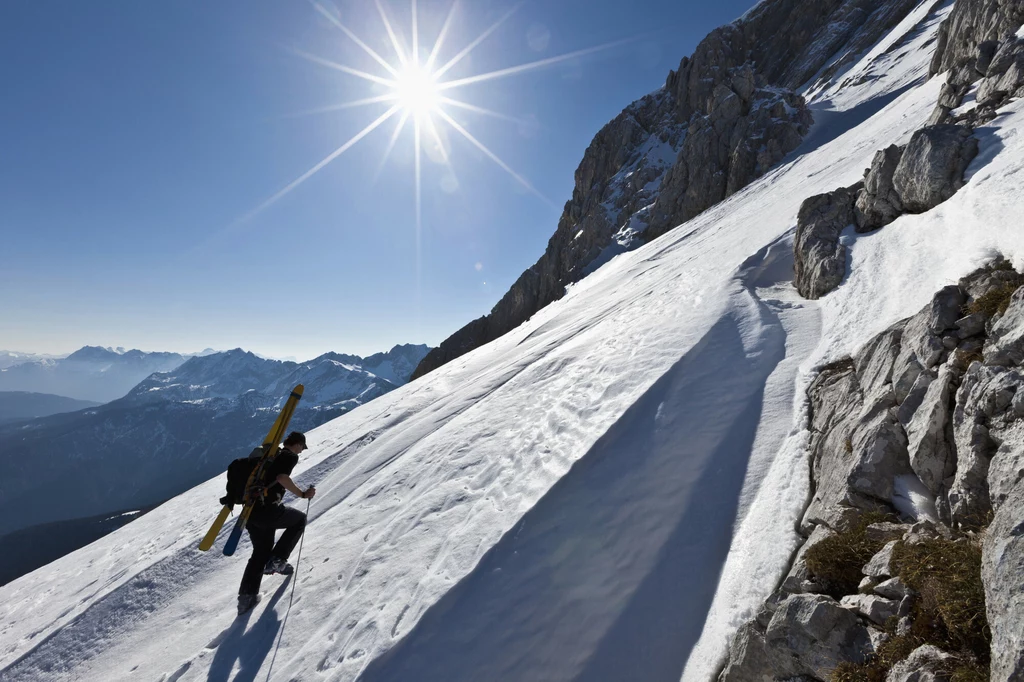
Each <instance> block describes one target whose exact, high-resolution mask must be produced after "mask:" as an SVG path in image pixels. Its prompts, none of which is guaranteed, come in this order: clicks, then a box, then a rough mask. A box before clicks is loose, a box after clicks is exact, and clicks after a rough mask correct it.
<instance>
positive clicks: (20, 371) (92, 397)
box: [0, 346, 185, 403]
mask: <svg viewBox="0 0 1024 682" xmlns="http://www.w3.org/2000/svg"><path fill="white" fill-rule="evenodd" d="M183 362H185V357H184V356H182V355H179V354H178V353H147V352H143V351H140V350H128V351H126V350H124V349H123V348H119V349H110V348H100V347H99V346H84V347H83V348H80V349H78V350H77V351H75V352H74V353H72V354H71V355H69V356H67V357H66V358H58V359H43V360H34V361H32V362H25V363H21V364H17V365H14V366H11V367H7V368H4V369H0V391H32V392H36V393H51V394H54V395H62V396H66V397H68V398H75V399H77V400H88V401H91V402H98V403H105V402H108V401H110V400H114V399H116V398H120V397H122V396H123V395H124V394H126V393H127V392H128V391H130V390H131V388H132V387H133V386H135V385H136V384H137V383H139V382H140V381H142V380H143V379H145V378H146V377H147V376H149V375H150V374H152V373H153V372H167V371H170V370H172V369H174V368H175V367H177V366H178V365H180V364H181V363H183Z"/></svg>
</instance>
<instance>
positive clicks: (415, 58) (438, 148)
mask: <svg viewBox="0 0 1024 682" xmlns="http://www.w3.org/2000/svg"><path fill="white" fill-rule="evenodd" d="M310 2H311V4H312V6H313V8H314V9H315V10H316V11H317V12H318V13H319V14H321V15H322V16H323V17H324V18H325V19H327V21H329V22H330V23H331V24H332V25H333V26H334V27H336V28H337V29H338V30H339V31H341V32H342V33H343V34H345V36H346V37H347V38H348V39H349V40H351V41H352V42H353V43H355V44H356V45H357V46H358V47H359V48H360V49H361V50H363V52H365V53H366V54H367V55H368V56H369V57H370V58H371V59H372V60H373V61H374V62H375V63H376V64H377V65H378V66H379V67H380V69H381V72H378V73H370V72H367V71H364V70H362V69H357V68H354V67H352V66H349V65H347V64H339V63H338V62H335V61H332V60H330V59H325V58H323V57H320V56H317V55H313V54H309V53H307V52H304V51H302V50H297V49H296V50H293V52H294V53H295V54H296V55H298V56H299V57H302V58H303V59H306V60H308V61H310V62H312V63H314V64H318V65H320V66H324V67H327V68H330V69H334V70H336V71H339V72H341V73H344V74H346V75H348V76H353V77H355V78H359V79H361V80H363V81H366V82H367V83H369V84H372V86H374V87H376V88H378V91H377V92H378V93H380V92H381V89H382V90H383V93H382V94H373V95H371V96H368V97H364V98H361V99H357V100H353V101H349V102H342V103H338V104H332V105H328V106H324V107H319V108H317V109H313V110H310V111H306V112H301V113H300V114H298V115H309V114H323V113H327V112H333V111H339V110H347V109H353V108H357V107H366V106H373V105H378V106H380V105H383V106H385V107H387V110H386V111H384V113H383V114H381V115H379V116H376V117H375V118H374V120H373V121H372V122H370V123H369V124H368V125H366V127H364V128H363V129H362V130H360V131H359V132H358V133H356V134H355V135H353V136H352V137H351V138H350V139H349V140H348V141H346V142H345V143H343V144H342V145H341V146H339V147H338V148H337V149H335V150H334V151H332V152H331V153H330V154H328V155H327V156H325V157H324V158H323V159H321V160H320V161H318V162H317V163H316V164H314V165H313V166H312V167H311V168H309V170H307V171H306V172H304V173H302V174H301V175H299V176H298V177H297V178H296V179H294V180H292V181H291V182H290V183H288V184H287V185H285V186H284V187H283V188H282V189H281V190H279V191H278V192H277V193H276V194H274V195H273V196H271V197H269V198H268V199H266V200H265V201H264V202H263V203H261V204H260V205H259V206H257V207H256V208H254V209H253V210H251V211H250V212H249V213H247V214H245V215H244V216H242V217H241V218H239V219H238V220H236V221H235V223H234V224H235V225H237V224H241V223H243V222H246V221H248V220H249V219H251V218H252V217H254V216H255V215H257V214H258V213H260V212H262V211H263V210H265V209H266V208H268V207H269V206H271V205H272V204H274V203H276V202H277V201H278V200H280V199H281V198H283V197H284V196H285V195H287V194H289V193H290V192H292V191H293V190H294V189H296V188H297V187H298V186H299V185H301V184H302V183H303V182H305V181H306V180H308V179H309V178H310V177H312V176H313V175H315V174H316V173H318V172H319V171H320V170H322V169H323V168H324V167H326V166H327V165H328V164H330V163H331V162H332V161H334V160H335V159H336V158H338V157H339V156H341V155H342V154H344V153H345V152H346V151H348V150H349V149H351V148H352V147H353V146H354V145H355V144H356V143H357V142H359V141H360V140H362V139H363V138H364V137H366V136H368V135H369V134H370V133H372V132H373V131H374V130H376V129H377V128H379V127H380V126H382V125H383V124H384V123H386V122H387V121H388V120H390V119H391V118H392V117H394V116H396V115H397V116H398V123H397V125H396V127H395V129H394V131H393V132H392V134H391V137H390V140H389V141H388V143H387V146H386V148H385V151H384V154H383V156H382V158H381V162H380V166H379V167H378V169H377V173H378V174H379V173H380V172H381V170H382V169H383V167H384V164H385V163H386V161H387V158H388V156H389V155H390V153H391V151H392V150H393V149H394V147H395V145H396V143H397V142H398V139H399V136H400V135H401V133H402V130H403V128H404V127H405V125H406V123H407V122H409V121H410V120H411V123H412V126H413V146H414V149H413V152H414V159H415V163H414V172H415V192H414V195H415V196H414V206H415V213H416V252H417V272H418V270H419V260H420V258H419V253H420V239H421V231H422V215H421V214H422V211H421V203H422V175H423V169H422V163H421V156H422V153H423V151H424V149H425V148H426V149H427V150H428V151H429V152H430V154H429V155H430V157H431V158H432V159H433V160H435V161H438V162H439V163H442V164H444V165H445V166H446V167H447V171H448V178H449V179H450V178H454V177H455V173H454V169H453V168H452V164H451V159H450V156H449V152H448V150H447V149H446V144H445V142H444V141H443V140H442V136H441V133H440V131H439V127H440V126H442V125H443V126H447V127H448V128H449V129H451V130H452V131H454V132H456V133H458V134H459V135H460V136H461V137H463V138H465V139H466V140H467V141H468V142H469V143H470V144H471V145H472V146H473V147H475V148H477V149H478V150H480V151H481V152H483V154H484V155H485V156H486V157H487V158H489V159H490V160H491V161H493V162H494V163H495V164H496V165H497V166H498V167H499V168H501V169H502V170H503V171H505V172H506V173H507V174H508V175H509V176H510V177H511V178H512V179H513V180H515V182H517V183H518V184H519V185H521V186H522V187H524V188H525V189H526V190H527V191H528V192H530V193H531V194H533V195H535V196H537V197H538V198H540V199H541V200H542V201H544V202H545V203H546V204H548V205H549V206H552V207H555V208H556V209H557V207H556V206H555V204H554V203H553V202H552V201H550V200H549V199H548V198H547V197H545V196H544V195H543V194H542V193H541V192H540V191H538V190H537V188H536V187H534V186H533V184H531V183H530V181H529V180H527V179H526V178H525V177H524V176H523V175H522V174H520V173H517V172H516V171H515V170H513V169H512V168H511V167H510V166H509V165H508V164H507V163H506V162H505V161H503V160H502V159H501V158H500V157H499V156H498V155H497V154H495V153H494V152H493V151H491V150H490V149H489V148H488V147H487V146H486V145H484V143H483V142H481V141H480V140H478V139H477V138H476V137H475V136H474V135H473V134H472V133H470V132H469V130H467V129H466V127H465V126H464V125H462V124H460V123H459V122H457V121H456V120H455V119H454V118H453V117H452V116H451V114H450V113H449V112H448V111H446V108H448V107H453V108H458V109H462V110H464V111H470V112H474V113H477V114H482V115H487V116H491V117H494V118H498V119H504V120H511V121H517V119H516V118H515V117H513V116H510V115H509V114H505V113H502V112H499V111H493V110H491V109H488V108H486V107H482V106H479V105H477V104H472V103H469V102H465V101H462V100H459V99H455V98H453V97H451V96H449V95H450V93H451V92H452V91H454V90H456V89H458V88H462V87H465V86H468V85H472V84H474V83H481V82H485V81H489V80H493V79H496V78H504V77H507V76H512V75H515V74H520V73H523V72H527V71H531V70H534V69H540V68H543V67H547V66H550V65H553V64H557V63H559V62H564V61H567V60H570V59H577V58H579V57H583V56H585V55H589V54H592V53H595V52H598V51H601V50H606V49H608V48H611V47H615V46H617V45H621V44H624V43H626V42H628V40H619V41H615V42H613V43H606V44H604V45H599V46H596V47H591V48H587V49H584V50H577V51H575V52H569V53H566V54H562V55H559V56H556V57H548V58H546V59H540V60H537V61H532V62H526V63H523V64H519V65H517V66H511V67H507V68H503V69H499V70H497V71H490V72H487V73H479V74H475V75H470V76H463V77H461V78H457V79H449V78H446V75H447V74H448V72H449V71H451V70H452V69H453V68H454V67H455V66H457V65H458V64H459V63H460V62H462V60H463V59H465V58H466V57H467V56H468V55H469V54H470V53H471V52H472V51H473V50H474V49H476V48H477V47H478V46H479V45H480V44H481V43H483V42H484V41H485V40H486V39H487V37H488V36H490V35H491V34H492V33H494V32H495V31H496V30H498V28H499V27H501V25H502V24H504V23H505V21H507V20H508V19H509V17H511V16H512V15H513V14H514V13H515V12H516V11H517V10H518V9H519V7H520V6H521V5H522V4H523V3H522V2H520V3H518V4H516V5H515V6H514V7H512V8H511V9H510V10H509V11H507V12H506V13H505V14H504V15H503V16H501V17H500V18H499V19H498V20H497V21H495V22H494V23H493V24H491V25H490V26H488V27H487V28H486V29H485V30H484V31H483V32H482V33H481V34H480V35H479V36H477V37H476V38H475V39H474V40H472V41H470V42H469V43H468V44H466V46H465V47H463V48H462V49H461V50H459V51H458V52H455V54H454V56H452V57H451V58H450V59H448V61H446V62H443V64H442V65H441V66H440V67H435V63H436V62H437V61H438V58H439V57H440V55H441V52H442V49H443V47H444V45H445V42H446V39H447V37H448V33H449V29H450V27H451V24H452V19H453V17H454V16H455V13H456V10H457V8H458V5H459V0H453V2H452V4H451V6H450V8H449V11H448V14H447V16H446V18H445V21H444V24H443V25H442V27H441V30H440V32H439V33H438V35H437V37H436V39H435V40H434V43H433V46H432V47H431V49H430V52H429V56H428V57H427V59H426V60H421V58H420V57H421V54H420V43H419V32H420V31H419V25H418V18H417V6H416V0H410V6H409V9H410V13H411V23H410V29H411V31H410V33H411V35H412V44H411V45H405V44H404V43H403V42H402V41H401V40H400V39H399V37H398V35H397V33H396V31H395V25H394V24H393V23H392V19H391V17H390V16H389V14H388V12H387V10H386V9H385V7H384V5H383V4H382V3H381V0H374V3H375V5H376V8H377V11H378V13H379V15H380V20H381V24H382V28H383V30H384V32H385V33H386V34H387V37H388V40H389V42H390V45H391V48H392V49H393V51H394V55H393V57H392V58H391V59H390V60H389V59H388V58H385V57H383V56H381V55H380V54H379V53H377V52H376V51H375V50H374V49H373V48H371V47H370V46H369V45H368V44H367V43H366V42H365V41H363V40H362V39H361V38H360V37H359V36H357V35H356V34H355V33H354V32H353V31H352V30H351V29H349V28H348V27H347V26H346V25H345V24H343V23H342V22H341V19H340V18H339V16H338V15H337V13H336V12H332V11H331V10H330V9H328V8H327V7H324V6H323V5H322V4H320V2H318V0H310ZM450 184H451V183H450V182H449V186H450ZM442 186H445V185H444V184H442ZM417 279H418V277H417Z"/></svg>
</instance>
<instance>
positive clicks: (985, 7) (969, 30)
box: [928, 0, 1024, 81]
mask: <svg viewBox="0 0 1024 682" xmlns="http://www.w3.org/2000/svg"><path fill="white" fill-rule="evenodd" d="M1022 22H1024V7H1022V6H1021V4H1020V3H1019V2H1014V1H1012V0H1011V1H1009V2H1008V1H1007V0H970V1H966V2H957V3H956V4H955V5H954V6H953V11H952V12H950V14H949V16H948V17H947V18H946V19H945V21H943V22H942V25H941V26H940V27H939V33H938V42H937V45H936V48H935V52H934V54H933V56H932V62H931V66H930V67H929V70H928V71H929V73H930V74H931V75H935V74H938V73H942V72H943V71H948V70H950V69H956V68H958V67H962V66H964V65H967V64H970V65H971V71H970V73H971V74H972V75H973V76H975V78H976V76H977V74H976V72H975V71H974V68H973V64H974V62H975V61H976V59H977V57H978V46H979V45H981V44H983V43H985V42H986V41H990V40H996V41H998V40H1003V39H1004V38H1007V37H1008V36H1011V35H1012V34H1013V33H1014V32H1015V31H1016V30H1017V29H1018V28H1020V26H1021V23H1022ZM989 68H990V69H991V66H990V67H989ZM968 80H969V81H972V80H974V79H973V78H969V77H968Z"/></svg>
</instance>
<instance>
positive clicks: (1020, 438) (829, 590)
mask: <svg viewBox="0 0 1024 682" xmlns="http://www.w3.org/2000/svg"><path fill="white" fill-rule="evenodd" d="M1022 284H1024V275H1021V274H1020V273H1017V272H1015V271H1014V270H1013V269H1012V268H1010V267H1009V265H1008V264H1007V263H1006V262H1005V261H997V262H995V263H994V264H993V265H992V266H989V267H986V268H984V269H982V270H979V271H978V272H975V273H973V274H971V275H969V276H968V277H965V278H964V279H963V280H961V281H960V282H959V283H958V284H956V285H950V286H947V287H945V288H944V289H942V290H941V291H939V292H938V293H937V294H936V295H935V297H934V298H933V300H932V302H931V303H930V304H929V305H927V306H925V308H923V309H922V310H921V311H920V312H919V313H917V314H916V315H914V316H913V317H911V318H909V319H906V320H903V321H901V322H899V323H897V324H895V325H893V326H892V327H891V328H889V329H887V330H886V331H884V332H883V333H881V334H879V335H878V336H876V337H874V338H872V339H870V340H868V341H867V343H866V344H865V345H864V346H863V348H862V349H861V350H860V351H859V352H858V353H857V354H856V355H855V356H854V357H852V358H848V359H846V360H842V361H840V362H836V363H833V364H831V365H829V366H826V367H823V368H822V369H821V370H820V372H819V374H818V376H817V378H816V379H815V380H814V381H813V383H812V384H811V386H810V388H809V391H808V393H809V398H810V405H811V434H812V435H811V440H810V450H811V453H810V454H811V461H812V478H813V482H814V492H813V497H812V499H811V501H810V504H809V505H808V508H807V511H806V512H805V514H804V518H803V521H802V524H801V532H802V534H803V535H804V536H805V537H807V541H806V542H805V544H804V545H803V547H802V548H801V549H800V551H799V553H798V554H797V556H796V557H795V559H794V561H793V564H792V567H791V570H790V571H789V573H788V575H787V576H786V577H785V578H784V580H783V582H782V584H781V585H780V586H779V588H778V589H777V590H776V591H775V593H774V594H772V596H771V597H769V599H768V600H767V601H766V602H765V604H764V606H763V607H762V609H761V612H760V613H759V614H758V615H757V617H756V618H755V619H754V620H753V621H751V622H750V623H748V624H747V625H745V626H744V627H742V628H741V629H740V632H739V634H738V635H737V637H736V639H735V641H734V642H733V645H732V648H731V651H730V657H729V661H728V664H727V666H726V668H725V670H724V671H723V672H722V674H721V676H720V678H719V679H720V681H721V682H736V681H740V680H743V681H746V680H772V679H783V678H789V677H796V676H805V678H810V679H819V680H825V679H832V680H854V679H886V680H911V679H914V680H940V679H950V677H951V676H954V675H960V676H961V677H960V678H959V679H989V678H988V676H987V675H988V674H990V675H991V678H990V679H993V680H1018V679H1022V677H1021V676H1024V637H1022V634H1024V632H1022V629H1021V628H1022V626H1021V624H1022V623H1024V604H1022V603H1021V601H1020V599H1019V596H1018V595H1019V589H1020V584H1021V580H1024V543H1022V542H1021V541H1020V537H1019V536H1020V528H1021V526H1020V524H1021V521H1022V519H1024V458H1022V457H1021V452H1022V451H1024V368H1022V367H1021V363H1022V362H1024V288H1022V286H1021V285H1022ZM990 666H991V669H990ZM989 669H990V672H989Z"/></svg>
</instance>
